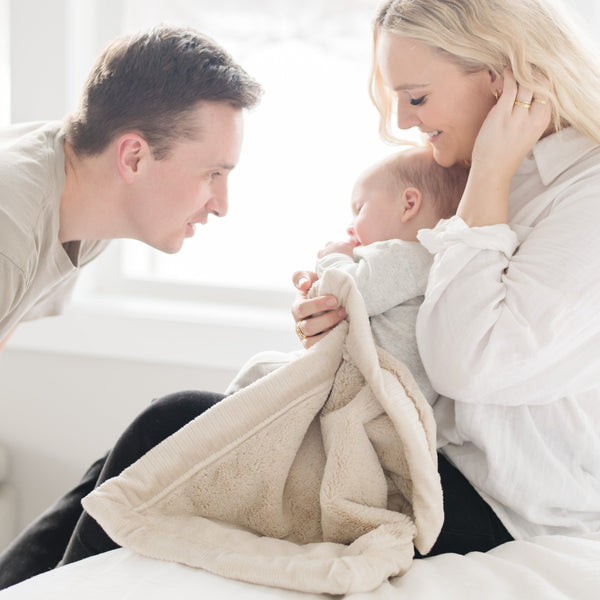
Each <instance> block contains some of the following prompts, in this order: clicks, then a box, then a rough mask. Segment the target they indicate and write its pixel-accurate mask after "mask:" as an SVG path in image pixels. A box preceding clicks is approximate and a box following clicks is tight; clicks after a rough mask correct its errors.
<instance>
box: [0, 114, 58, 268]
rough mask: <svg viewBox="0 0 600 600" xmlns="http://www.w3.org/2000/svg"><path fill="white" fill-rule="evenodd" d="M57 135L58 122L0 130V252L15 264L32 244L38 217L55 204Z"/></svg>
mask: <svg viewBox="0 0 600 600" xmlns="http://www.w3.org/2000/svg"><path fill="white" fill-rule="evenodd" d="M61 135H62V133H61V124H60V122H44V123H41V122H39V123H20V124H17V125H12V126H10V127H7V128H4V129H1V130H0V253H1V254H2V255H3V256H4V257H5V258H6V259H8V260H10V261H12V262H14V263H15V264H16V265H18V266H19V267H23V265H24V261H27V260H28V257H29V256H30V254H31V251H32V249H33V248H34V247H35V244H36V238H37V234H38V229H39V227H40V220H41V218H42V217H43V215H44V214H45V212H46V211H47V210H50V211H53V210H54V209H55V208H56V209H57V208H58V206H59V205H58V197H59V196H57V194H59V193H60V189H59V188H60V187H61V184H60V182H58V181H57V176H56V173H57V164H56V152H55V148H56V144H57V143H59V142H58V140H59V137H60V136H61ZM59 160H60V161H61V162H62V167H61V168H63V170H64V160H63V159H62V158H60V159H59ZM49 200H50V202H51V203H52V204H53V206H52V207H49V206H48V202H49ZM54 205H56V206H54Z"/></svg>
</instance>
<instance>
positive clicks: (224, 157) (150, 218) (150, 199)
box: [130, 102, 243, 253]
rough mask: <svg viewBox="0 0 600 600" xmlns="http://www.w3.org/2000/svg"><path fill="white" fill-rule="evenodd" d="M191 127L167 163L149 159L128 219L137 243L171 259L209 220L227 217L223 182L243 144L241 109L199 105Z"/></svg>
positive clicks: (225, 186)
mask: <svg viewBox="0 0 600 600" xmlns="http://www.w3.org/2000/svg"><path fill="white" fill-rule="evenodd" d="M191 126H192V127H193V128H194V129H195V130H196V131H198V134H197V135H196V136H195V137H194V138H192V139H182V140H181V141H178V142H175V144H174V145H173V147H172V148H171V151H170V152H169V154H168V155H167V157H166V158H164V159H162V160H156V159H154V158H153V157H149V162H148V164H147V166H146V169H147V173H146V175H147V176H146V177H145V179H144V183H143V188H142V189H141V190H140V195H139V196H138V200H139V201H137V202H136V203H135V206H134V208H133V209H132V210H133V211H134V214H133V215H130V216H131V218H132V220H134V222H135V228H136V238H137V239H139V240H141V241H143V242H145V243H147V244H149V245H150V246H153V247H154V248H157V249H158V250H162V251H163V252H168V253H175V252H178V251H179V250H180V249H181V246H182V245H183V242H184V240H185V238H187V237H191V236H193V235H194V229H195V226H196V224H198V223H200V224H201V225H205V224H206V222H207V220H208V215H210V214H213V215H216V216H219V217H223V216H225V214H227V206H228V201H227V178H228V176H229V173H230V171H231V170H232V169H233V168H234V167H235V165H236V164H237V161H238V158H239V155H240V150H241V145H242V138H243V116H242V111H241V109H237V108H234V107H232V106H230V105H229V104H226V103H222V102H203V103H202V104H201V105H199V107H198V108H197V109H196V112H195V115H194V116H193V118H192V123H191Z"/></svg>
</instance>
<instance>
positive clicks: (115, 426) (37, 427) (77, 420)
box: [0, 344, 233, 532]
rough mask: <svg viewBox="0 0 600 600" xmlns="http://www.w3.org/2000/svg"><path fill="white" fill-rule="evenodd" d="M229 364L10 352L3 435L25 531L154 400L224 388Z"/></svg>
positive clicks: (0, 411) (3, 370)
mask: <svg viewBox="0 0 600 600" xmlns="http://www.w3.org/2000/svg"><path fill="white" fill-rule="evenodd" d="M232 375H233V371H227V370H226V369H216V368H214V367H211V368H209V369H202V368H198V367H191V366H180V365H174V364H164V363H163V364H160V363H150V362H139V361H135V360H123V359H118V360H115V359H110V358H97V357H78V356H73V355H63V354H55V353H53V352H35V351H23V350H16V349H11V347H10V344H9V347H8V348H7V350H6V351H5V352H4V353H3V354H2V356H1V357H0V415H1V417H0V440H2V442H3V443H4V444H5V445H6V446H7V447H8V450H9V452H10V460H11V464H10V480H11V482H12V484H13V485H14V486H16V488H17V493H18V499H19V514H18V520H17V521H16V522H15V523H14V529H15V532H16V530H19V529H21V528H22V527H24V526H25V525H26V524H27V523H28V522H29V521H30V520H32V519H33V518H34V517H35V516H37V515H38V514H39V513H40V512H41V511H42V510H43V509H45V508H46V507H47V506H49V505H50V504H51V503H52V502H53V501H54V500H55V499H56V498H57V497H59V496H60V495H61V494H62V493H64V492H65V491H67V490H68V489H69V488H70V487H72V486H73V485H74V484H76V483H77V481H78V480H79V478H80V476H81V475H82V474H83V472H84V470H85V468H87V466H88V465H89V464H90V463H91V462H92V461H93V460H95V459H96V458H99V457H100V456H102V455H103V454H104V453H105V452H106V450H107V449H108V448H110V447H111V445H112V444H113V443H114V440H115V439H116V437H117V436H118V435H119V433H120V432H121V431H122V430H123V429H124V428H125V427H126V426H127V424H128V423H129V422H130V421H131V419H132V418H133V417H134V416H135V415H136V414H137V413H138V412H139V411H140V410H142V409H143V408H144V407H145V406H146V405H147V404H148V403H149V402H150V401H151V400H152V398H156V397H160V396H161V395H163V394H166V393H170V392H174V391H179V390H183V389H192V388H194V389H207V390H211V391H221V390H223V389H224V388H225V386H226V384H227V382H228V381H229V380H230V378H231V377H232Z"/></svg>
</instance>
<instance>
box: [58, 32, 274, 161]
mask: <svg viewBox="0 0 600 600" xmlns="http://www.w3.org/2000/svg"><path fill="white" fill-rule="evenodd" d="M261 94H262V89H261V87H260V85H259V84H258V83H257V82H256V81H255V80H254V79H252V78H251V77H250V76H249V75H248V74H247V73H246V71H244V69H242V68H241V67H240V66H239V65H238V64H237V63H235V62H234V61H233V59H232V58H231V56H230V55H229V54H228V53H227V52H226V51H225V50H224V49H223V48H221V47H220V46H219V45H218V44H217V43H215V42H214V41H213V40H212V39H211V38H209V37H207V36H205V35H203V34H201V33H199V32H197V31H195V30H193V29H188V28H173V27H166V26H161V27H156V28H154V29H151V30H150V31H147V32H143V33H139V34H136V35H133V36H128V37H123V38H119V39H117V40H115V41H113V42H112V43H111V44H109V46H108V47H107V48H106V49H105V50H104V52H103V53H102V54H101V55H100V57H99V58H98V60H97V61H96V64H95V65H94V67H93V69H92V71H91V73H90V75H89V77H88V79H87V82H86V84H85V87H84V89H83V93H82V96H81V100H80V104H79V107H78V109H77V111H76V112H75V113H74V114H73V115H72V116H70V117H69V119H68V121H67V139H68V140H69V142H70V143H71V144H72V146H73V149H74V150H75V152H76V154H78V155H80V156H84V155H93V154H98V153H100V152H102V151H103V150H104V149H105V148H106V147H107V145H108V144H109V143H110V142H111V140H112V139H114V137H115V136H116V135H119V134H120V133H124V132H125V131H136V132H138V133H139V134H140V135H141V136H142V137H143V138H144V139H145V140H146V141H147V142H148V144H149V146H150V148H151V149H152V153H153V155H154V156H155V158H157V159H161V158H165V157H166V156H167V155H168V153H169V150H170V149H171V147H172V145H173V143H174V142H175V141H176V140H178V139H182V138H189V137H192V136H194V135H197V134H198V132H196V131H194V130H193V128H192V127H191V123H190V120H191V119H190V117H191V116H192V113H193V111H194V109H196V108H197V107H198V105H199V103H201V102H203V101H210V102H224V103H227V104H229V105H231V106H233V107H235V108H240V109H242V108H251V107H253V106H254V105H255V104H257V103H258V101H259V100H260V97H261Z"/></svg>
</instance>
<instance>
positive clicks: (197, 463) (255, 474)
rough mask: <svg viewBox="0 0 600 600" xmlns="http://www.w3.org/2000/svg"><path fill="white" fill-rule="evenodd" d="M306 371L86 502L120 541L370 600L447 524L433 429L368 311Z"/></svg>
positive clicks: (174, 439) (325, 288) (226, 411)
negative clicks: (380, 342) (365, 594)
mask: <svg viewBox="0 0 600 600" xmlns="http://www.w3.org/2000/svg"><path fill="white" fill-rule="evenodd" d="M319 285H320V287H319V293H333V294H335V295H336V296H337V297H338V298H339V299H340V301H341V303H342V304H343V305H344V306H345V307H346V310H347V312H348V315H349V317H348V319H347V321H345V322H343V323H341V324H340V325H338V326H337V327H336V328H335V329H334V330H333V331H332V332H331V333H330V334H329V335H327V336H326V337H325V338H324V339H323V340H321V341H320V342H319V343H318V344H316V345H315V346H314V347H313V348H311V349H310V350H308V351H306V353H305V354H303V355H302V356H301V357H300V358H298V359H297V360H296V361H294V362H292V363H290V364H289V365H286V366H284V367H282V368H281V369H278V370H277V371H274V372H273V373H270V374H269V375H267V376H266V377H263V378H261V379H259V380H258V381H256V382H255V383H253V384H252V385H251V386H250V387H248V388H246V389H243V390H241V391H238V392H236V393H235V394H233V395H231V396H229V397H227V398H226V399H224V400H223V401H222V402H220V403H219V404H217V405H216V406H214V407H213V408H212V409H210V410H209V411H208V412H206V413H204V414H202V415H201V416H199V417H198V418H196V419H195V420H194V421H192V422H190V423H189V424H188V425H186V426H185V427H183V428H182V429H181V430H179V431H178V432H177V433H175V434H174V435H172V436H171V437H169V438H167V439H166V440H165V441H164V442H162V443H161V444H159V445H158V446H156V447H155V448H153V449H152V450H151V451H150V452H148V453H147V454H146V455H145V456H143V457H142V458H141V459H140V460H138V461H137V462H136V463H134V464H133V465H131V466H130V467H129V468H127V469H126V470H125V471H124V472H123V473H122V474H121V475H120V476H119V477H116V478H114V479H111V480H109V481H107V482H105V483H104V484H103V485H102V486H100V487H99V488H97V489H96V490H95V491H94V492H93V493H91V494H90V495H89V496H87V497H86V498H85V499H84V501H83V505H84V507H85V509H86V510H87V511H88V512H89V513H90V514H91V515H92V516H93V517H94V518H95V519H96V520H97V521H98V522H99V523H100V525H101V526H102V527H103V528H104V530H105V531H106V532H107V533H108V535H110V537H111V538H112V539H114V540H115V542H117V543H118V544H120V545H121V546H124V547H126V548H129V549H130V550H133V551H135V552H138V553H140V554H142V555H145V556H149V557H152V558H159V559H164V560H170V561H175V562H180V563H183V564H186V565H190V566H193V567H201V568H203V569H206V570H208V571H211V572H213V573H217V574H220V575H223V576H225V577H230V578H234V579H239V580H243V581H248V582H254V583H260V584H263V585H270V586H277V587H283V588H289V589H295V590H301V591H306V592H316V593H330V594H344V593H350V592H360V591H369V590H372V589H375V588H376V587H378V586H379V585H380V584H381V583H382V582H384V581H385V580H386V579H387V578H388V577H390V576H395V575H400V574H402V573H404V572H406V571H407V570H408V569H409V567H410V565H411V563H412V560H413V555H414V548H413V544H414V546H416V548H417V549H418V550H419V551H420V552H421V553H422V554H425V553H427V552H428V551H429V550H430V548H431V546H432V545H433V543H434V542H435V540H436V538H437V536H438V534H439V531H440V528H441V525H442V522H443V511H442V492H441V487H440V482H439V476H438V473H437V454H436V447H435V425H434V421H433V415H432V411H431V408H430V406H429V404H428V403H427V401H426V400H425V398H424V397H423V396H422V394H421V393H420V391H419V389H418V388H417V386H416V384H415V382H414V380H413V378H412V376H411V374H410V372H409V371H408V369H407V368H406V367H405V366H404V365H402V364H400V363H399V362H398V361H396V360H395V359H394V358H392V357H391V356H390V355H389V354H387V353H385V352H384V351H382V350H381V349H378V348H376V347H375V345H374V342H373V338H372V336H371V332H370V328H369V319H368V315H367V313H366V310H365V306H364V303H363V301H362V298H361V296H360V294H359V293H358V291H357V289H356V287H355V285H354V283H353V281H352V279H351V278H349V277H348V276H347V275H346V274H345V273H342V272H340V271H329V272H327V273H326V274H325V275H324V277H323V278H322V279H321V280H320V282H319Z"/></svg>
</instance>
